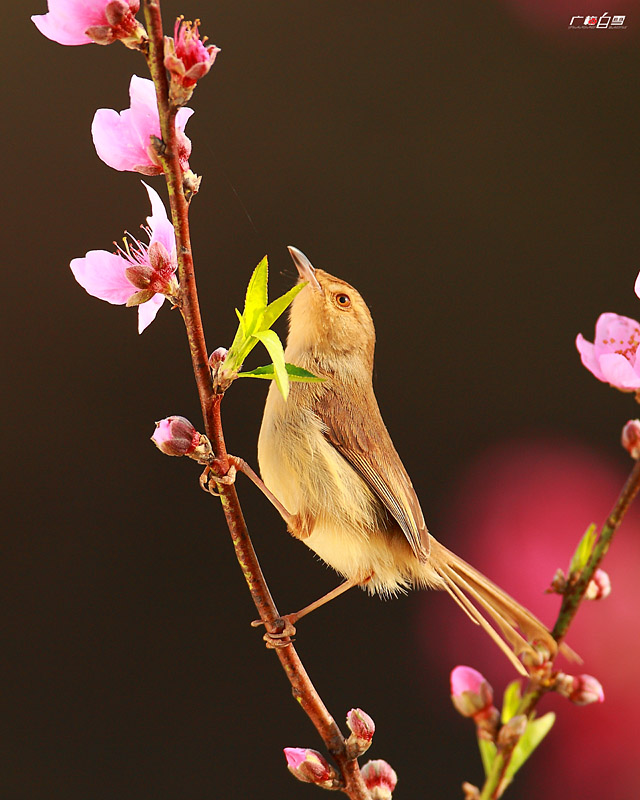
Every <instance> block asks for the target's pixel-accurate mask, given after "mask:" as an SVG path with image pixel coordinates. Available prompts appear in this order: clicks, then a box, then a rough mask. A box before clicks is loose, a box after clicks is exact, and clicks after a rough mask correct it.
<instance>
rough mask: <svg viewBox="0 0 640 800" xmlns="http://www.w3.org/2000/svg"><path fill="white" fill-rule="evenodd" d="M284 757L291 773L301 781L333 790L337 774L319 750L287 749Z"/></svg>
mask: <svg viewBox="0 0 640 800" xmlns="http://www.w3.org/2000/svg"><path fill="white" fill-rule="evenodd" d="M284 755H285V758H286V759H287V767H288V768H289V772H290V773H291V774H292V775H293V776H294V777H296V778H297V779H298V780H299V781H302V782H303V783H315V784H317V785H318V786H322V787H324V788H333V786H334V783H335V781H336V772H335V770H334V769H333V767H332V766H331V765H330V764H329V763H328V762H327V760H326V759H325V757H324V756H323V755H322V754H321V753H318V751H317V750H311V749H309V748H308V747H285V748H284Z"/></svg>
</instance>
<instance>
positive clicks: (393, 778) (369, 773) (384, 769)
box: [361, 758, 398, 800]
mask: <svg viewBox="0 0 640 800" xmlns="http://www.w3.org/2000/svg"><path fill="white" fill-rule="evenodd" d="M361 773H362V778H363V780H364V782H365V784H366V786H367V789H368V790H369V792H370V793H371V800H391V796H392V794H393V790H394V789H395V788H396V784H397V783H398V776H397V775H396V771H395V770H394V769H393V768H392V767H391V766H390V765H389V764H387V762H386V761H383V760H382V759H381V758H379V759H377V760H375V761H367V763H366V764H365V765H364V766H363V767H362V769H361Z"/></svg>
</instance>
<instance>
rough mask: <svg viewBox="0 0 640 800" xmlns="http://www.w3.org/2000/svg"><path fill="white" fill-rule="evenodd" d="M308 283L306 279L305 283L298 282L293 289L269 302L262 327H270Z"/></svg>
mask: <svg viewBox="0 0 640 800" xmlns="http://www.w3.org/2000/svg"><path fill="white" fill-rule="evenodd" d="M306 285H307V282H306V281H305V282H304V283H298V284H296V285H295V286H294V287H293V288H292V289H289V291H288V292H285V293H284V294H283V295H282V296H281V297H278V299H277V300H274V301H273V302H272V303H269V305H268V306H267V308H266V311H265V312H264V316H263V318H262V327H263V328H265V329H266V328H270V327H271V326H272V325H273V323H274V322H275V321H276V320H277V319H278V318H279V317H280V316H281V314H283V313H284V312H285V311H286V310H287V308H288V307H289V306H290V305H291V303H292V302H293V299H294V297H295V296H296V295H297V294H298V292H300V291H302V289H304V287H305V286H306Z"/></svg>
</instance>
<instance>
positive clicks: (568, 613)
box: [480, 461, 640, 800]
mask: <svg viewBox="0 0 640 800" xmlns="http://www.w3.org/2000/svg"><path fill="white" fill-rule="evenodd" d="M638 490H640V461H636V463H635V464H634V467H633V469H632V470H631V472H630V474H629V477H628V478H627V480H626V482H625V484H624V486H623V488H622V491H621V492H620V496H619V497H618V499H617V501H616V504H615V506H614V507H613V510H612V511H611V513H610V514H609V516H608V517H607V521H606V522H605V524H604V525H603V526H602V530H601V531H600V535H599V536H598V540H597V541H596V544H595V546H594V548H593V552H592V553H591V557H590V558H589V561H588V562H587V565H586V566H585V567H584V569H583V570H582V573H581V575H580V577H579V578H578V580H577V581H576V582H575V583H573V584H571V585H569V586H568V587H567V590H566V592H565V594H564V596H563V598H562V604H561V606H560V611H559V612H558V618H557V620H556V623H555V625H554V628H553V631H552V635H553V638H554V639H555V640H556V641H557V642H561V641H562V639H564V637H565V636H566V635H567V631H568V630H569V626H570V625H571V623H572V622H573V620H574V618H575V616H576V614H577V612H578V609H579V608H580V605H581V603H582V601H583V600H584V596H585V592H586V591H587V587H588V586H589V581H590V580H591V578H592V577H593V575H594V573H595V571H596V570H597V569H598V567H599V566H600V564H601V563H602V559H603V558H604V557H605V555H606V553H607V550H608V549H609V546H610V545H611V541H612V539H613V536H614V534H615V532H616V531H617V530H618V528H619V527H620V523H621V522H622V520H623V518H624V515H625V514H626V513H627V511H628V509H629V506H630V505H631V503H632V502H633V500H634V498H635V497H636V495H637V494H638ZM547 691H549V687H547V686H545V685H543V684H541V683H540V682H538V681H535V680H534V681H529V683H528V684H527V687H526V689H525V692H524V694H523V696H522V699H521V700H520V704H519V705H518V708H517V710H516V712H515V714H525V715H526V716H527V717H531V715H532V714H533V712H534V711H535V709H536V707H537V705H538V702H539V701H540V698H541V697H542V696H543V695H544V694H545V693H546V692H547ZM516 744H517V742H513V744H511V745H508V746H506V747H504V748H502V749H501V750H500V751H498V753H497V754H496V757H495V758H494V760H493V763H492V764H491V769H490V770H489V774H488V775H487V777H486V780H485V782H484V785H483V787H482V792H481V794H480V800H497V799H498V798H500V797H501V796H502V794H503V792H504V790H505V789H506V788H507V787H506V785H504V784H503V779H504V774H505V772H506V770H507V767H508V766H509V762H510V760H511V756H512V755H513V750H514V748H515V745H516Z"/></svg>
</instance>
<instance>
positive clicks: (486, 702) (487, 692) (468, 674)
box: [451, 666, 493, 717]
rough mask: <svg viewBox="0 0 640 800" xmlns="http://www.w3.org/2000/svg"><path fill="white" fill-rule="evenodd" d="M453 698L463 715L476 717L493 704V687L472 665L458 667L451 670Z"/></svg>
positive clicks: (457, 708)
mask: <svg viewBox="0 0 640 800" xmlns="http://www.w3.org/2000/svg"><path fill="white" fill-rule="evenodd" d="M451 700H452V701H453V705H454V706H455V708H456V710H457V711H458V712H459V713H460V714H462V716H463V717H475V716H476V714H479V713H481V712H484V711H488V710H489V709H491V708H492V706H493V689H492V688H491V686H490V684H489V683H488V681H487V680H486V678H485V677H484V675H482V674H481V673H479V672H478V671H477V670H475V669H473V668H472V667H463V666H459V667H456V668H455V669H453V670H452V671H451Z"/></svg>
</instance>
